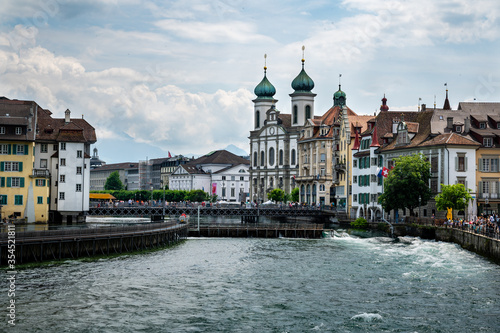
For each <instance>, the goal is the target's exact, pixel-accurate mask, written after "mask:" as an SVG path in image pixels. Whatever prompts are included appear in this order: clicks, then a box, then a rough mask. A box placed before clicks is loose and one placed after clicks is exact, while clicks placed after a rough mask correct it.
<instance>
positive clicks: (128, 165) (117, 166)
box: [90, 162, 139, 172]
mask: <svg viewBox="0 0 500 333" xmlns="http://www.w3.org/2000/svg"><path fill="white" fill-rule="evenodd" d="M137 168H139V163H133V162H123V163H112V164H104V165H102V166H100V167H97V168H95V169H92V170H90V172H97V171H105V170H128V169H137Z"/></svg>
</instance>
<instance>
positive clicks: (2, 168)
mask: <svg viewBox="0 0 500 333" xmlns="http://www.w3.org/2000/svg"><path fill="white" fill-rule="evenodd" d="M4 163H5V162H0V171H4V168H5V164H4Z"/></svg>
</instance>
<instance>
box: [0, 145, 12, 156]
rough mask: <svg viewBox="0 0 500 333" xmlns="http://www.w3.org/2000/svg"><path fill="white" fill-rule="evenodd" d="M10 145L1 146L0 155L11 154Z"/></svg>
mask: <svg viewBox="0 0 500 333" xmlns="http://www.w3.org/2000/svg"><path fill="white" fill-rule="evenodd" d="M9 148H10V145H9V144H1V145H0V155H7V154H9Z"/></svg>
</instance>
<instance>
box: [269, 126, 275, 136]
mask: <svg viewBox="0 0 500 333" xmlns="http://www.w3.org/2000/svg"><path fill="white" fill-rule="evenodd" d="M269 133H271V135H273V134H274V127H271V128H270V129H269Z"/></svg>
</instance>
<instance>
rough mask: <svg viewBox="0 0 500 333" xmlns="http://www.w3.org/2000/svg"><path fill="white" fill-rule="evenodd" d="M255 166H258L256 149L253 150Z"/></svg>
mask: <svg viewBox="0 0 500 333" xmlns="http://www.w3.org/2000/svg"><path fill="white" fill-rule="evenodd" d="M253 166H254V167H256V166H257V152H256V151H254V152H253Z"/></svg>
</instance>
